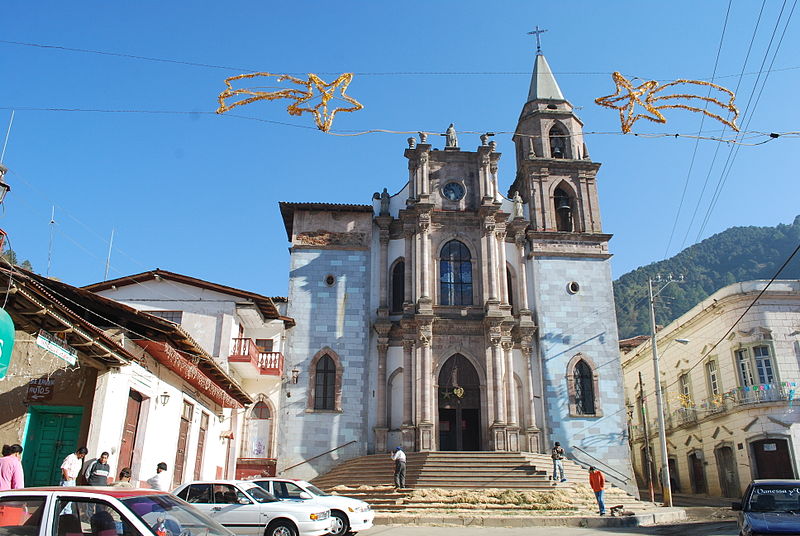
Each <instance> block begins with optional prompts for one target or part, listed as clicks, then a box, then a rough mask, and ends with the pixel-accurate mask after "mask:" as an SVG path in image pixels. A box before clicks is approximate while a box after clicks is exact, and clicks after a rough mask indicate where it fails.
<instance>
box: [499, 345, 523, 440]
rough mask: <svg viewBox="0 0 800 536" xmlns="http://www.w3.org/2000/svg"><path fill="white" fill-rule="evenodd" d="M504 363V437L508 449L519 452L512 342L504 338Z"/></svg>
mask: <svg viewBox="0 0 800 536" xmlns="http://www.w3.org/2000/svg"><path fill="white" fill-rule="evenodd" d="M501 347H502V349H503V355H504V359H505V365H506V375H505V376H506V393H507V394H508V399H507V411H506V415H507V416H508V418H507V423H508V427H507V428H506V437H507V438H508V450H509V451H512V452H519V415H518V411H517V383H516V382H515V381H514V355H513V351H514V343H513V342H511V341H510V340H505V341H503V342H502V343H501Z"/></svg>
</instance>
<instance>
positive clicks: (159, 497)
mask: <svg viewBox="0 0 800 536" xmlns="http://www.w3.org/2000/svg"><path fill="white" fill-rule="evenodd" d="M0 534H2V535H14V536H154V535H157V536H234V534H233V533H232V532H231V531H230V530H228V529H226V528H225V527H223V526H222V525H220V524H219V523H217V522H216V521H214V520H213V519H211V518H209V517H208V516H207V515H205V514H203V513H202V512H199V511H198V510H197V509H196V508H192V507H191V506H190V505H188V504H186V503H185V502H183V501H182V500H180V499H178V498H177V497H175V496H174V495H171V494H169V493H167V492H164V491H156V490H152V489H132V488H116V487H88V486H86V487H50V488H26V489H17V490H13V491H1V492H0Z"/></svg>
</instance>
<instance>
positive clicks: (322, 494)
mask: <svg viewBox="0 0 800 536" xmlns="http://www.w3.org/2000/svg"><path fill="white" fill-rule="evenodd" d="M303 487H305V488H306V489H307V490H308V491H310V492H311V493H313V494H314V495H319V496H320V497H328V496H329V495H330V493H325V492H324V491H322V490H321V489H319V488H318V487H317V486H315V485H314V484H310V483H308V482H303Z"/></svg>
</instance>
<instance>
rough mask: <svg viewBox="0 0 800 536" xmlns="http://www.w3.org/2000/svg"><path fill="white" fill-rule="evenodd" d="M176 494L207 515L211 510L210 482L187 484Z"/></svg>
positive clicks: (211, 491) (212, 495)
mask: <svg viewBox="0 0 800 536" xmlns="http://www.w3.org/2000/svg"><path fill="white" fill-rule="evenodd" d="M176 495H177V496H178V497H179V498H181V499H183V500H184V501H186V502H188V503H190V504H191V505H192V506H194V507H195V508H197V509H198V510H200V511H201V512H203V513H204V514H206V515H208V516H210V515H211V514H212V512H213V508H214V494H213V490H212V484H189V485H188V486H186V487H185V488H183V489H182V490H180V491H179V492H178V493H177V494H176Z"/></svg>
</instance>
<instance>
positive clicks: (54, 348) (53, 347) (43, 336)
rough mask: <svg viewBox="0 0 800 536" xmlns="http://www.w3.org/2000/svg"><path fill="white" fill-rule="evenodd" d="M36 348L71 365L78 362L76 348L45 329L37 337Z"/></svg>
mask: <svg viewBox="0 0 800 536" xmlns="http://www.w3.org/2000/svg"><path fill="white" fill-rule="evenodd" d="M36 346H38V347H39V348H43V349H44V350H46V351H48V352H50V353H51V354H53V355H54V356H56V357H59V358H61V359H63V360H64V361H66V362H67V363H69V364H70V365H74V364H75V363H77V362H78V351H77V350H76V349H75V348H73V347H72V346H70V345H69V344H67V342H66V341H65V340H62V339H59V338H58V337H56V336H55V335H52V334H50V333H48V332H46V331H45V330H43V329H40V330H39V335H38V336H37V337H36Z"/></svg>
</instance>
